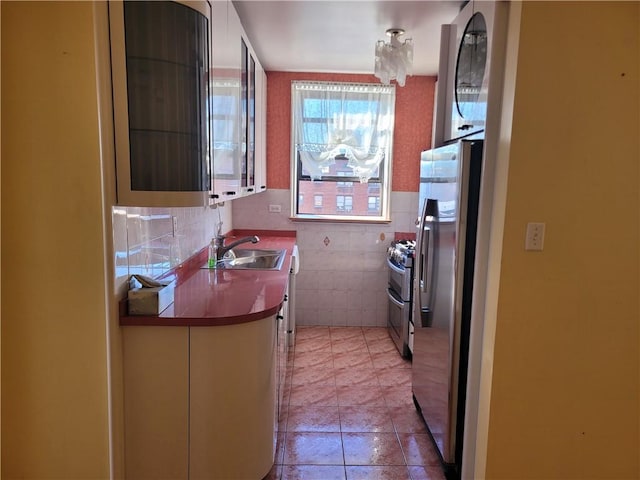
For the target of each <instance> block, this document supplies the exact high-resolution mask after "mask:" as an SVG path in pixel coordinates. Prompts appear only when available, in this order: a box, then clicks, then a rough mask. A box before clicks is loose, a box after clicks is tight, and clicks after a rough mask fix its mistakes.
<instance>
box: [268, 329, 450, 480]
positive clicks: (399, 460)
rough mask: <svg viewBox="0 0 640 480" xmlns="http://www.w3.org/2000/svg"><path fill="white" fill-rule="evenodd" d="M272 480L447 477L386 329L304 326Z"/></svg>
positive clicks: (404, 362)
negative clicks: (415, 405) (418, 411)
mask: <svg viewBox="0 0 640 480" xmlns="http://www.w3.org/2000/svg"><path fill="white" fill-rule="evenodd" d="M292 356H293V359H292V362H290V364H291V365H292V366H291V367H290V368H289V371H288V374H287V381H286V384H285V394H284V398H285V400H284V403H285V408H284V409H283V414H282V415H281V418H280V432H279V433H278V451H277V454H276V464H275V465H274V467H273V469H272V471H271V472H270V474H269V475H268V476H267V477H266V479H265V480H294V479H295V480H334V479H335V480H444V478H445V477H444V474H443V472H442V467H441V466H440V463H439V460H438V456H437V453H436V451H435V448H434V447H433V445H432V442H431V439H430V438H429V434H428V432H427V430H426V428H425V426H424V423H423V421H422V419H421V418H420V416H419V414H418V413H417V412H416V409H415V407H414V405H413V398H412V393H411V362H409V361H407V360H404V359H402V358H401V357H400V355H399V354H398V351H397V350H396V349H395V346H394V345H393V343H392V341H391V339H390V338H389V335H388V333H387V330H386V329H385V328H375V327H371V328H369V327H299V328H298V330H297V337H296V345H295V348H294V351H293V352H292Z"/></svg>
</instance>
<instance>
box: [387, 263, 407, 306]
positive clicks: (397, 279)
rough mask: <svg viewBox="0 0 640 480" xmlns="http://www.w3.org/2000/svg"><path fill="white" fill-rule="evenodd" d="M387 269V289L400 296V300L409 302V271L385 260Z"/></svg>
mask: <svg viewBox="0 0 640 480" xmlns="http://www.w3.org/2000/svg"><path fill="white" fill-rule="evenodd" d="M387 267H388V268H389V288H390V289H391V290H393V291H394V292H395V293H396V294H397V295H399V296H400V300H403V301H405V302H408V301H410V300H411V293H412V285H411V269H410V268H405V267H400V266H398V265H396V264H395V263H393V262H392V261H391V260H390V259H388V258H387Z"/></svg>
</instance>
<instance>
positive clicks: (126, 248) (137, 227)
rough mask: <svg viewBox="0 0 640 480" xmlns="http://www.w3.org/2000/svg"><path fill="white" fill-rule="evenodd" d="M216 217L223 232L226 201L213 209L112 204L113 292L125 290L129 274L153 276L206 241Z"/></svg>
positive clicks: (228, 224)
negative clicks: (221, 223) (221, 224)
mask: <svg viewBox="0 0 640 480" xmlns="http://www.w3.org/2000/svg"><path fill="white" fill-rule="evenodd" d="M174 219H175V220H174ZM220 220H221V221H222V222H223V227H222V228H223V232H227V231H229V230H231V229H233V225H232V221H231V207H230V203H227V204H226V206H222V207H217V208H215V209H213V208H209V207H192V208H145V207H114V208H113V209H112V221H113V241H114V255H115V259H114V263H115V270H116V272H115V273H116V274H115V290H116V292H123V291H125V290H126V288H127V287H126V285H127V279H128V278H129V275H133V274H136V273H138V274H142V275H147V276H150V277H157V276H159V275H161V274H163V273H165V272H166V271H168V270H169V269H171V268H173V267H175V266H176V265H179V264H180V263H182V262H184V261H185V260H186V259H188V258H189V257H190V256H192V255H193V254H194V253H196V252H198V251H199V250H200V249H201V248H203V247H204V246H205V245H207V244H208V243H209V242H210V240H211V237H212V236H213V235H214V233H215V228H216V224H217V223H218V222H219V221H220Z"/></svg>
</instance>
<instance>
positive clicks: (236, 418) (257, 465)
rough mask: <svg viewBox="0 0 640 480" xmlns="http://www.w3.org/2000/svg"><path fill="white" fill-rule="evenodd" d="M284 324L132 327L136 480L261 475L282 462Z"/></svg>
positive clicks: (129, 418) (127, 361) (129, 430)
mask: <svg viewBox="0 0 640 480" xmlns="http://www.w3.org/2000/svg"><path fill="white" fill-rule="evenodd" d="M276 322H277V320H276V318H275V317H274V316H271V317H268V318H265V319H262V320H258V321H254V322H249V323H243V324H238V325H229V326H216V327H153V326H143V327H124V340H123V342H124V352H125V355H124V370H125V385H124V391H125V465H126V477H127V478H128V479H136V480H138V479H202V480H205V479H206V480H211V479H215V478H221V479H222V478H224V479H229V480H232V479H242V480H245V479H256V480H259V479H261V478H263V477H264V476H265V475H267V473H269V470H270V469H271V467H272V465H273V461H274V456H275V443H274V438H275V437H274V434H275V432H274V424H275V423H276V415H277V413H276V411H277V407H276V403H277V398H276V396H277V386H276V381H277V378H276V372H277V351H276V334H277V333H276Z"/></svg>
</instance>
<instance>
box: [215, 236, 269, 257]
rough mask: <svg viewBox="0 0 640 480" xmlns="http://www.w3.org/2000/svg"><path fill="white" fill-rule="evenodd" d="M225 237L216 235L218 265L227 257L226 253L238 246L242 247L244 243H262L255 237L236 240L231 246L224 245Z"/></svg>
mask: <svg viewBox="0 0 640 480" xmlns="http://www.w3.org/2000/svg"><path fill="white" fill-rule="evenodd" d="M225 238H227V237H225V236H224V235H216V237H215V246H216V264H217V263H218V262H220V261H221V260H222V259H223V258H224V256H225V255H226V253H227V252H228V251H229V250H231V249H232V248H233V247H237V246H238V245H241V244H243V243H249V242H251V243H258V242H259V241H260V239H259V238H258V237H257V236H255V235H253V236H251V237H242V238H239V239H238V240H235V241H233V242H231V243H230V244H229V245H225V244H224V240H225Z"/></svg>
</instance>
